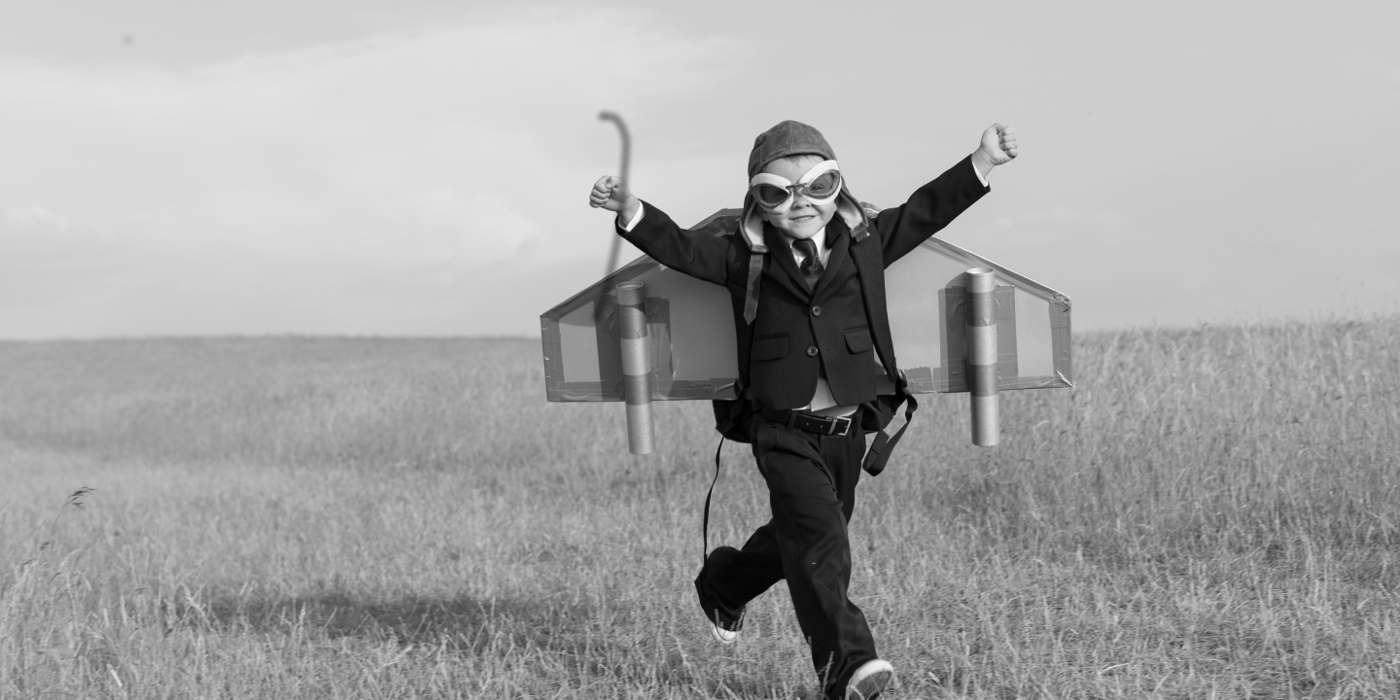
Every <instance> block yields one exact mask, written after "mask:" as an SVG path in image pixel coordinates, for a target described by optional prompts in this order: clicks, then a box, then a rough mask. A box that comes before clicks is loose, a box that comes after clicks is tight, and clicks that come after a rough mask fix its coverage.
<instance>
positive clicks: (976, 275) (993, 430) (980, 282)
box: [967, 267, 1001, 447]
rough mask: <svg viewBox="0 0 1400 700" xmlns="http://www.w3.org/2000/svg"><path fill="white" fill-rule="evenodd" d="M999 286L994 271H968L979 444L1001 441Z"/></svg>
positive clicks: (970, 374)
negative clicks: (996, 298)
mask: <svg viewBox="0 0 1400 700" xmlns="http://www.w3.org/2000/svg"><path fill="white" fill-rule="evenodd" d="M996 288H997V281H996V274H995V273H994V272H992V270H990V269H988V268H985V267H974V268H972V269H970V270H968V271H967V291H968V297H969V299H970V301H971V303H970V304H969V305H968V306H969V308H968V314H967V344H968V348H967V384H968V389H969V391H970V392H971V393H972V444H974V445H977V446H979V447H990V446H992V445H995V444H997V443H998V442H1001V420H1000V410H999V409H1000V400H999V399H998V398H997V311H996V301H995V300H994V299H993V296H992V295H993V294H994V293H995V292H996Z"/></svg>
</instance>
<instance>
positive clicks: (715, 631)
mask: <svg viewBox="0 0 1400 700" xmlns="http://www.w3.org/2000/svg"><path fill="white" fill-rule="evenodd" d="M723 632H724V631H723V630H721V629H720V628H719V625H710V634H711V635H713V636H714V638H715V641H716V642H719V643H720V644H733V643H734V642H737V641H739V633H738V632H732V633H731V634H733V635H734V636H733V637H729V638H725V637H724V636H722V635H723Z"/></svg>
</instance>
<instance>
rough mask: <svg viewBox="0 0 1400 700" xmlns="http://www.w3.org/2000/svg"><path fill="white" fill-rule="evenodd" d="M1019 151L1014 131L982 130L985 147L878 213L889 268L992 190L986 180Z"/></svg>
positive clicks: (1004, 128)
mask: <svg viewBox="0 0 1400 700" xmlns="http://www.w3.org/2000/svg"><path fill="white" fill-rule="evenodd" d="M1018 153H1019V148H1018V146H1017V144H1016V130H1015V129H1013V128H1012V127H1010V126H1002V125H1001V124H993V125H991V126H989V127H987V130H986V131H984V132H982V140H981V143H979V144H978V146H977V150H975V151H973V152H972V154H971V155H969V156H968V157H967V158H964V159H963V160H962V161H959V162H958V164H957V165H954V166H953V167H951V168H949V169H948V170H947V171H946V172H944V173H943V174H942V175H939V176H938V177H936V178H934V179H933V180H932V181H931V182H929V183H928V184H926V185H924V186H923V187H920V188H919V189H917V190H915V191H914V194H913V195H911V196H910V197H909V201H907V202H905V203H904V204H901V205H899V206H898V207H895V208H893V209H886V210H884V211H882V212H880V213H879V215H877V216H876V219H875V221H876V228H877V229H878V230H879V231H880V237H881V239H882V243H883V244H884V249H885V253H884V258H885V265H886V266H889V265H890V264H891V263H893V262H894V261H896V260H898V259H900V258H902V257H904V255H905V254H906V253H908V252H909V251H911V250H913V249H914V248H916V247H917V246H918V245H919V244H920V243H923V242H924V241H925V240H927V239H928V237H929V236H932V235H934V234H935V233H938V232H939V231H941V230H943V227H945V226H947V225H948V223H949V222H951V221H952V220H953V219H954V218H956V217H957V216H958V215H959V214H961V213H962V212H963V211H964V210H966V209H967V208H968V207H970V206H972V204H973V202H976V201H977V200H978V199H980V198H981V197H982V195H984V194H986V193H987V192H988V191H989V190H990V189H991V188H990V187H988V186H987V176H988V175H990V174H991V172H992V168H994V167H996V166H998V165H1004V164H1006V163H1010V162H1011V159H1013V158H1015V157H1016V156H1017V154H1018ZM965 162H966V163H968V164H969V165H964V163H965Z"/></svg>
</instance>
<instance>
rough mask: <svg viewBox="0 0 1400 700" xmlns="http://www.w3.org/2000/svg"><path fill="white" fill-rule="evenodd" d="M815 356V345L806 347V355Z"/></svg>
mask: <svg viewBox="0 0 1400 700" xmlns="http://www.w3.org/2000/svg"><path fill="white" fill-rule="evenodd" d="M816 356H817V346H815V345H813V346H811V347H809V348H807V357H816Z"/></svg>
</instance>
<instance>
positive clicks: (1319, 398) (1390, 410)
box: [0, 318, 1400, 700]
mask: <svg viewBox="0 0 1400 700" xmlns="http://www.w3.org/2000/svg"><path fill="white" fill-rule="evenodd" d="M1077 343H1078V344H1077V346H1076V350H1075V352H1076V358H1075V359H1076V366H1075V373H1076V376H1077V378H1078V384H1079V386H1078V387H1077V388H1075V389H1072V390H1057V391H1038V392H1037V391H1022V392H1013V393H1011V394H1007V395H1004V396H1003V400H1002V412H1003V416H1004V417H1003V435H1004V437H1003V444H1002V445H1001V446H999V447H996V448H993V449H979V448H975V447H973V446H971V445H970V444H969V440H968V437H967V434H968V429H967V397H966V395H959V396H939V397H930V398H928V399H927V400H925V401H923V408H922V409H921V410H920V412H919V414H918V415H917V416H916V417H915V424H914V426H913V427H912V428H911V429H910V434H909V435H907V436H906V437H905V440H904V442H903V443H902V444H901V446H900V450H899V452H898V453H897V454H896V455H895V457H894V459H893V460H892V462H891V464H890V466H889V468H888V469H887V470H886V472H885V474H884V475H882V476H880V477H878V478H874V479H869V478H867V479H866V480H865V481H864V482H863V483H862V485H861V487H860V491H859V502H858V503H857V505H856V514H855V518H854V520H853V522H852V530H851V532H852V538H853V544H854V546H855V557H856V559H855V573H854V580H853V583H852V591H853V597H854V598H855V599H856V600H857V602H858V603H859V604H860V605H861V606H862V607H863V608H864V609H865V611H866V613H867V616H868V617H869V619H870V621H871V623H872V626H873V629H874V631H875V636H876V640H877V643H878V644H879V645H880V652H881V655H882V656H884V657H885V658H887V659H889V660H890V661H891V662H893V663H894V665H895V667H896V669H897V671H898V674H899V675H898V681H897V684H896V685H895V686H894V689H893V690H892V691H891V692H889V693H887V696H888V697H889V698H891V700H897V699H899V698H989V699H990V698H995V699H998V700H1010V699H1011V698H1086V699H1087V698H1105V699H1106V698H1391V699H1393V698H1397V697H1400V599H1398V598H1397V596H1400V492H1397V484H1400V458H1398V457H1397V454H1400V353H1397V352H1396V350H1395V349H1396V348H1397V347H1400V318H1383V319H1376V320H1371V321H1367V322H1336V323H1322V322H1318V323H1309V324H1301V323H1300V324H1289V325H1256V326H1239V327H1202V328H1195V329H1190V330H1170V331H1133V332H1123V333H1101V334H1083V335H1081V336H1080V337H1079V338H1078V340H1077ZM541 375H542V370H541V361H540V359H539V346H538V343H537V342H534V341H529V340H375V339H314V338H275V339H209V340H203V339H183V340H143V341H101V342H65V343H0V698H6V699H7V698H205V697H210V698H212V697H220V698H248V697H263V698H361V697H363V698H420V697H422V698H590V699H591V698H638V699H641V698H648V699H650V698H809V697H813V694H814V692H815V685H816V684H815V682H814V678H813V677H812V675H811V671H810V668H809V666H808V661H807V659H808V655H807V652H806V650H805V645H804V643H803V641H802V639H801V636H800V633H799V632H798V630H797V625H796V621H795V620H794V619H793V615H792V610H791V605H790V603H789V601H788V600H787V591H786V590H785V589H784V588H782V587H781V586H780V587H777V588H775V589H774V590H772V591H770V592H769V593H767V594H765V595H764V596H762V597H760V598H759V599H758V600H757V601H755V603H754V604H753V605H751V606H750V613H749V616H748V622H747V626H746V628H745V631H744V634H743V636H742V639H741V641H740V643H739V644H738V645H736V646H732V647H720V646H718V645H716V644H715V643H714V642H712V641H711V640H710V637H709V634H708V632H707V631H706V629H705V627H704V622H703V619H702V617H701V615H700V612H699V608H698V605H697V604H696V602H695V600H694V592H693V588H692V587H691V583H690V582H691V579H692V578H693V577H694V575H695V572H696V570H697V569H698V567H699V564H700V560H701V551H700V550H701V544H700V508H701V504H702V502H703V499H704V496H705V488H706V487H707V486H708V485H709V480H710V478H711V476H712V470H713V461H712V458H713V453H714V449H715V445H716V442H717V437H718V436H717V435H716V434H715V433H714V432H713V431H712V430H711V428H710V426H711V422H710V420H709V416H708V411H709V406H708V405H706V404H667V405H660V406H658V409H657V419H658V425H659V431H658V436H657V437H658V444H659V449H658V452H657V454H655V455H652V456H650V457H646V458H640V457H632V456H629V455H627V454H626V438H625V434H624V431H625V426H624V423H623V412H622V410H621V407H620V405H617V404H608V405H583V404H572V405H561V404H548V403H546V402H545V401H544V392H543V388H542V378H541ZM724 470H725V471H724V475H723V476H722V477H721V480H720V484H719V487H718V489H717V492H716V505H715V508H714V520H713V521H712V525H711V527H712V533H711V535H712V537H711V544H712V545H713V544H715V543H716V541H718V542H720V543H728V544H735V545H737V544H740V543H741V542H742V540H743V538H744V537H745V536H746V535H747V533H748V531H749V530H750V529H751V528H753V527H754V526H756V525H757V524H759V523H761V522H762V521H763V520H765V519H766V517H767V516H766V509H767V501H766V495H765V492H764V489H763V485H762V482H761V480H760V478H759V477H758V476H757V474H756V473H755V470H754V469H753V467H752V464H751V460H750V459H749V457H748V453H747V451H746V446H742V445H726V447H725V448H724ZM83 489H93V490H92V491H90V492H88V491H85V490H83Z"/></svg>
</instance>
